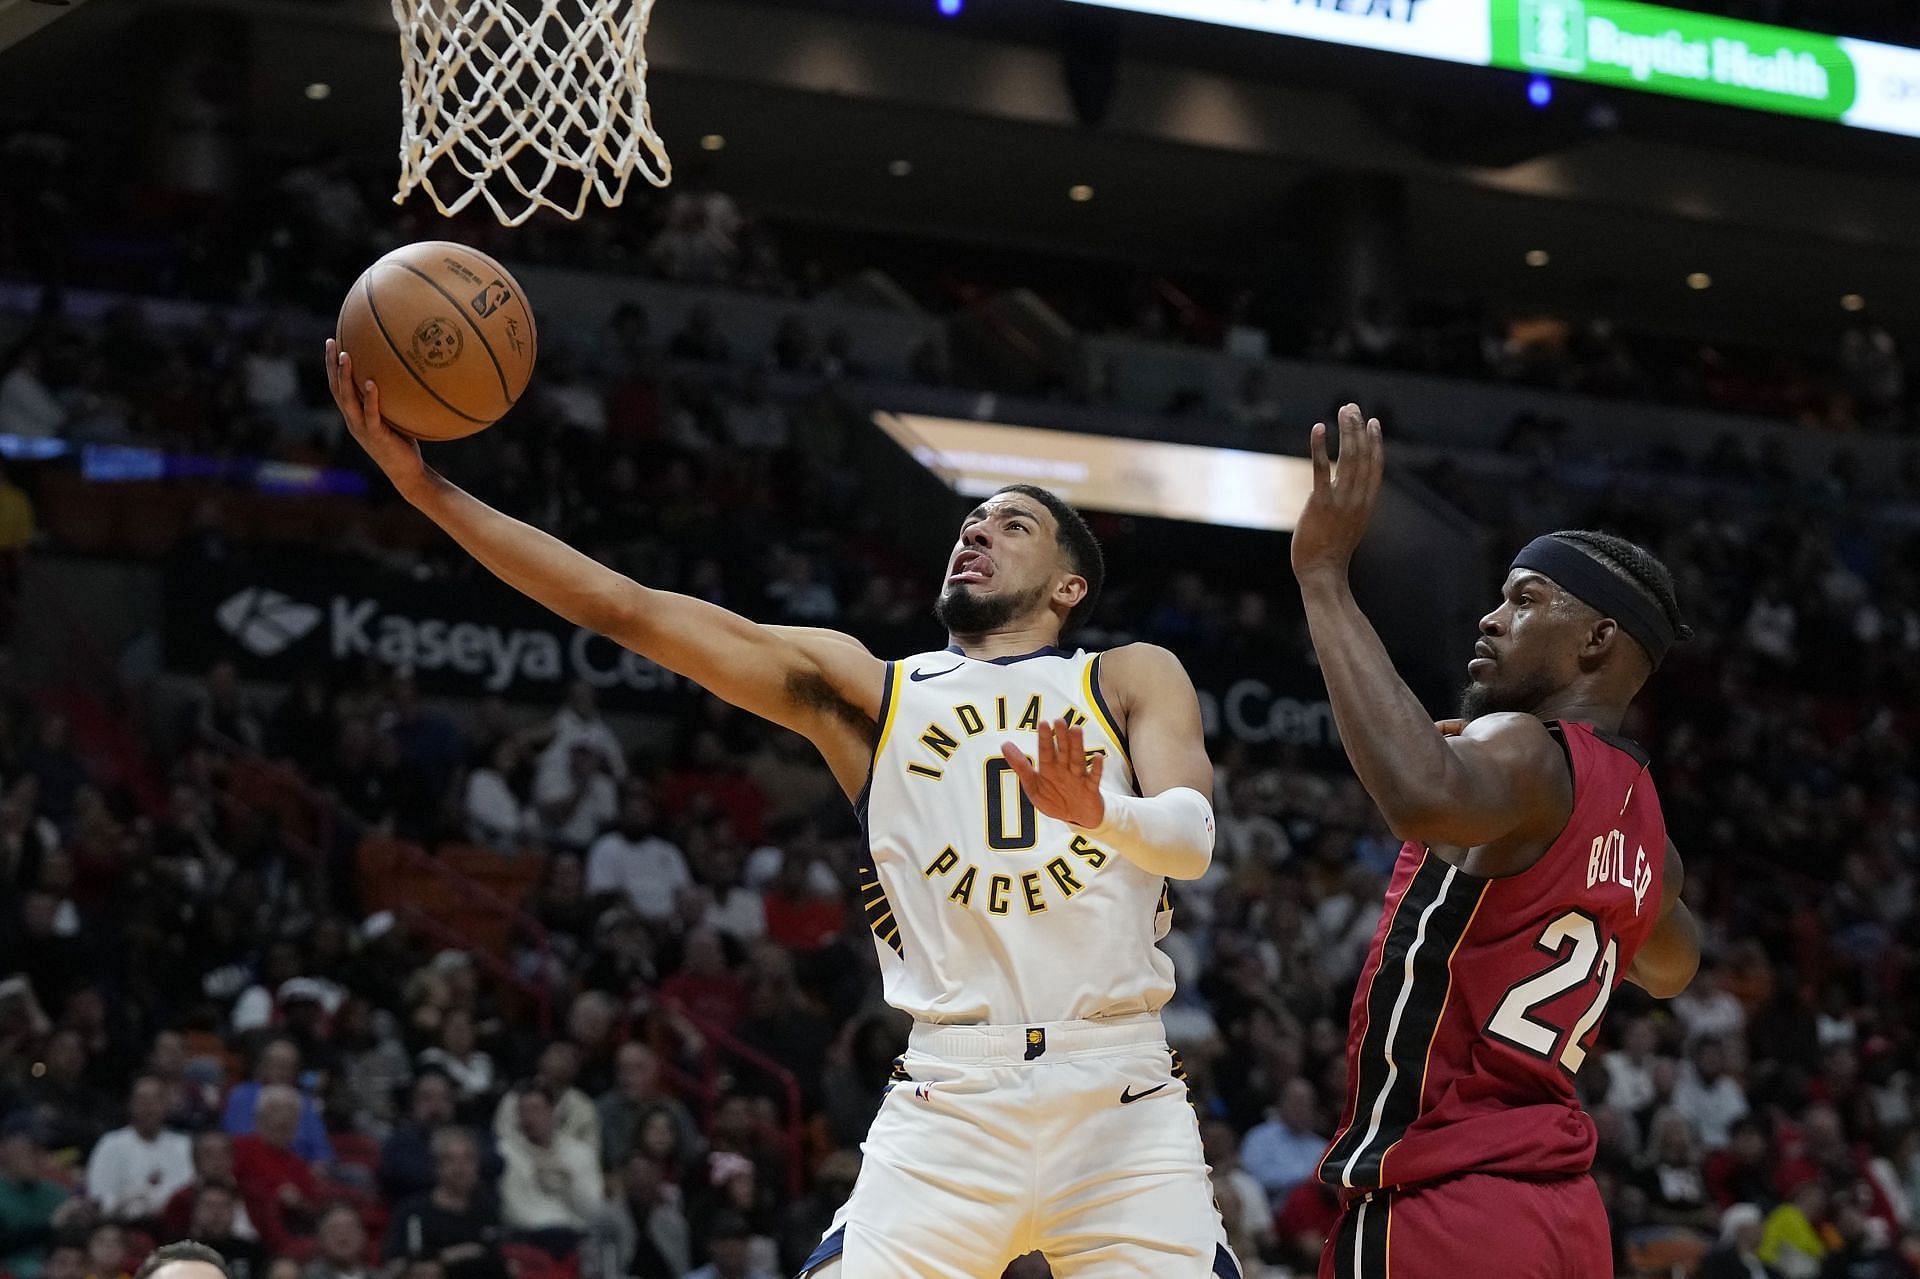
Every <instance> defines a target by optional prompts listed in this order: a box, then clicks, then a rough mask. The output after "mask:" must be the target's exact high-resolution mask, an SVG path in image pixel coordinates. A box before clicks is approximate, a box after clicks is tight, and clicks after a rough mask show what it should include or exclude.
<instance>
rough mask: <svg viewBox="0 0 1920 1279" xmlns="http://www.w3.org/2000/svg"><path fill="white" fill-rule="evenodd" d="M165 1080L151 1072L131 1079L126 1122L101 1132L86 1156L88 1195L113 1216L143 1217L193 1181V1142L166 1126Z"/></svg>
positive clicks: (154, 1213) (152, 1215) (154, 1214)
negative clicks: (110, 1130) (131, 1086)
mask: <svg viewBox="0 0 1920 1279" xmlns="http://www.w3.org/2000/svg"><path fill="white" fill-rule="evenodd" d="M166 1116H167V1090H166V1085H165V1084H163V1083H162V1082H161V1081H160V1080H158V1079H156V1078H154V1077H152V1076H151V1075H142V1076H140V1078H138V1079H136V1080H134V1081H133V1088H132V1090H131V1091H130V1092H129V1093H128V1095H127V1120H128V1123H127V1126H126V1127H125V1128H116V1129H114V1130H113V1131H112V1132H110V1133H108V1134H107V1135H106V1136H104V1137H102V1138H101V1139H100V1140H99V1141H98V1142H97V1143H96V1144H95V1145H94V1148H93V1153H92V1154H91V1155H90V1156H89V1157H88V1159H87V1197H88V1198H89V1199H91V1200H93V1202H94V1204H95V1205H96V1206H97V1207H98V1208H99V1209H100V1211H101V1212H102V1213H103V1214H105V1215H106V1216H107V1217H108V1218H109V1219H111V1220H114V1221H125V1222H145V1221H150V1220H153V1219H155V1218H158V1217H159V1216H160V1214H161V1212H162V1211H163V1210H164V1209H165V1208H166V1206H167V1202H168V1201H169V1200H170V1199H172V1198H173V1196H174V1195H175V1194H176V1193H178V1192H179V1191H181V1190H183V1189H185V1188H186V1187H188V1186H190V1185H192V1184H193V1179H194V1167H193V1143H192V1142H191V1141H190V1140H189V1139H188V1138H187V1137H186V1136H185V1135H184V1134H182V1133H177V1132H169V1131H167V1129H166V1128H165V1127H164V1125H165V1122H166Z"/></svg>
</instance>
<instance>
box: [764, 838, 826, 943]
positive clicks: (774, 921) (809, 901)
mask: <svg viewBox="0 0 1920 1279" xmlns="http://www.w3.org/2000/svg"><path fill="white" fill-rule="evenodd" d="M816 865H817V863H815V862H814V861H813V859H812V858H810V857H807V856H804V855H803V854H802V853H801V852H800V850H798V849H789V850H788V851H787V853H786V855H785V856H784V857H782V858H781V860H780V869H779V870H778V871H777V872H776V873H775V875H774V878H773V883H772V884H770V885H768V887H767V889H766V891H765V892H764V893H763V894H762V895H761V900H762V907H761V909H762V911H763V912H764V914H765V916H766V921H767V938H768V940H770V941H772V942H775V943H776V944H778V945H780V946H783V947H785V948H786V949H788V950H791V951H796V952H801V953H804V952H807V951H811V950H817V949H818V948H820V947H821V946H824V945H826V944H827V943H828V942H830V941H832V940H833V939H834V938H835V937H837V936H839V934H840V930H841V927H842V926H843V924H844V923H845V918H846V908H845V903H844V902H843V900H842V897H841V894H840V893H839V892H838V891H837V890H830V891H822V886H821V885H820V883H819V882H818V877H817V876H816V874H815V868H816ZM829 878H830V877H829Z"/></svg>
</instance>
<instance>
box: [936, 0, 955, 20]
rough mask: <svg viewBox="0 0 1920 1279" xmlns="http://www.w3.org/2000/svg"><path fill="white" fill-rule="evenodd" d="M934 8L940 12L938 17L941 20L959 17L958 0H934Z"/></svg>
mask: <svg viewBox="0 0 1920 1279" xmlns="http://www.w3.org/2000/svg"><path fill="white" fill-rule="evenodd" d="M934 8H936V9H938V10H939V11H940V16H941V17H943V18H957V17H959V16H960V0H934Z"/></svg>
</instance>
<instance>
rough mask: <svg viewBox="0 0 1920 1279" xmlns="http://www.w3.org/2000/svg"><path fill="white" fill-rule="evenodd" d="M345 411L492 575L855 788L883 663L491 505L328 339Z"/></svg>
mask: <svg viewBox="0 0 1920 1279" xmlns="http://www.w3.org/2000/svg"><path fill="white" fill-rule="evenodd" d="M327 381H328V384H329V385H330V386H331V387H332V390H333V398H334V402H335V403H336V404H337V405H338V406H339V408H340V413H341V416H342V417H344V418H345V419H346V422H347V427H348V429H349V430H351V431H352V432H353V437H354V439H356V440H358V441H359V442H360V444H361V446H362V447H363V448H365V449H366V450H367V453H368V455H369V456H370V457H372V458H373V460H374V462H375V463H376V464H377V465H378V466H379V467H380V469H381V470H382V471H383V472H385V473H386V475H387V478H388V479H390V480H392V481H393V484H394V487H395V488H397V489H398V490H399V491H400V495H401V496H402V497H404V498H406V499H407V501H408V502H410V503H412V504H413V505H414V506H415V507H417V508H418V509H419V510H420V511H421V512H422V513H423V514H425V515H426V516H427V517H428V518H429V519H431V520H432V521H433V522H434V523H436V524H438V525H439V526H440V527H441V528H442V529H444V530H445V531H446V532H447V534H448V535H449V536H450V537H452V538H453V540H454V541H456V542H458V543H460V545H461V546H463V547H464V548H466V550H467V551H468V552H469V553H470V554H471V555H472V556H473V557H474V558H475V559H477V560H479V561H480V563H482V564H484V565H485V566H486V567H487V568H488V570H490V571H491V572H492V573H493V574H494V576H496V577H498V578H500V580H501V581H503V582H505V583H507V584H508V585H509V586H512V587H513V588H514V589H515V590H518V591H520V592H521V593H522V594H524V595H527V596H529V597H530V598H532V599H535V600H537V601H539V602H540V603H541V604H544V605H546V606H547V607H548V608H550V609H552V610H553V611H554V612H556V613H558V614H559V615H560V616H562V617H564V618H566V619H567V620H568V621H569V622H572V623H573V624H574V625H576V626H583V627H586V628H587V629H588V630H592V631H598V632H599V633H600V634H602V635H605V636H606V637H607V638H608V639H611V640H613V641H615V642H616V643H618V644H621V645H623V646H625V647H626V648H629V649H632V650H633V651H634V652H636V653H639V654H640V655H642V656H643V657H646V658H649V659H651V660H652V661H655V662H658V663H659V664H660V665H662V666H664V667H666V668H667V669H668V670H671V671H674V672H676V673H677V674H680V675H683V676H685V677H686V678H688V679H690V680H693V681H694V682H695V683H697V684H699V685H701V686H702V687H703V688H706V689H707V690H708V691H709V692H712V693H713V694H715V695H716V696H718V697H721V698H724V699H725V700H726V701H729V702H731V703H733V704H734V705H735V706H739V707H741V708H742V709H744V710H748V711H752V712H753V713H754V714H756V715H759V716H760V717H762V718H763V719H768V720H771V721H773V722H774V723H776V724H779V725H781V726H783V727H785V728H790V729H792V730H794V731H795V732H797V733H800V734H802V735H803V736H805V737H807V738H809V739H811V740H812V741H813V743H814V744H815V745H816V746H818V747H819V748H820V751H821V753H822V754H823V755H825V756H826V758H827V764H828V766H829V767H831V768H832V769H833V771H834V774H835V776H836V777H837V778H838V779H839V781H840V783H841V785H842V787H843V788H846V789H848V791H849V793H850V794H851V793H856V792H857V791H858V789H859V787H860V785H861V782H862V781H863V779H864V777H865V774H866V769H867V765H868V762H869V752H870V748H871V744H872V742H871V734H872V727H873V724H874V722H875V721H876V720H877V719H878V717H879V714H880V694H881V691H882V688H883V687H884V684H885V664H884V663H883V662H881V661H880V660H879V659H878V658H876V657H874V656H873V655H872V654H870V653H868V652H867V650H866V649H865V648H864V647H863V646H862V645H861V644H860V643H859V641H857V640H855V639H853V638H852V637H851V636H848V635H842V634H839V633H836V632H832V631H818V630H811V629H807V628H801V627H781V626H762V625H760V624H759V623H756V622H753V621H750V620H748V619H747V618H744V617H741V616H740V615H739V614H737V613H731V612H728V611H727V610H726V609H723V608H720V607H718V606H716V605H713V604H709V603H707V602H706V601H705V600H700V599H695V598H693V597H691V596H687V595H677V594H674V593H673V592H670V591H658V590H653V589H650V588H648V587H645V586H642V585H641V584H640V583H638V582H635V581H634V580H633V579H631V578H629V577H626V576H624V575H622V574H620V573H616V572H614V571H613V570H612V569H610V568H607V567H606V566H605V565H602V564H600V563H598V562H597V561H595V560H593V559H591V558H589V557H588V556H586V555H582V554H581V553H580V552H579V551H576V550H574V549H573V548H572V547H570V546H568V545H567V544H566V543H564V542H562V541H560V539H558V538H556V537H553V536H551V535H549V534H547V533H545V532H542V531H541V530H540V529H537V528H534V527H533V526H532V525H530V524H525V523H522V522H521V521H519V520H516V519H514V518H512V517H511V516H508V515H503V514H501V513H500V512H499V511H496V510H494V509H493V508H492V507H490V506H488V505H487V504H486V503H485V502H482V501H480V500H479V499H478V498H476V497H474V496H472V495H471V494H469V493H467V492H465V491H463V490H462V489H461V488H460V487H459V486H457V485H455V484H453V483H451V482H449V481H448V480H447V479H445V478H444V477H442V476H441V475H439V474H438V473H437V472H435V471H434V470H433V469H432V468H431V467H429V466H427V465H426V463H425V462H424V461H423V460H422V459H421V456H420V446H419V445H418V444H416V443H415V442H414V441H413V440H411V439H409V438H408V437H406V436H404V435H401V434H400V433H399V432H397V431H395V430H393V429H392V428H391V427H389V426H387V425H386V424H385V423H384V422H383V421H382V419H381V417H380V393H379V389H378V388H377V387H375V386H374V384H373V383H372V382H370V381H369V382H364V383H361V384H358V385H356V384H355V382H354V381H353V364H352V361H351V360H350V359H349V358H348V356H347V354H346V353H345V352H342V351H339V350H337V349H336V346H335V344H334V342H333V340H332V339H328V341H327Z"/></svg>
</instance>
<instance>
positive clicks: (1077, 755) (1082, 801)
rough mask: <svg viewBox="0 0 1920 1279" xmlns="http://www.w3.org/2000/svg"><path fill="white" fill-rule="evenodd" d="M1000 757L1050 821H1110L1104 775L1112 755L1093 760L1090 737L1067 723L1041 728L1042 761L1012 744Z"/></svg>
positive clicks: (1050, 723)
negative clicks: (1103, 793) (1102, 794)
mask: <svg viewBox="0 0 1920 1279" xmlns="http://www.w3.org/2000/svg"><path fill="white" fill-rule="evenodd" d="M1000 754H1001V755H1003V756H1004V757H1005V758H1006V761H1007V763H1008V764H1010V765H1012V766H1013V772H1014V775H1015V776H1016V777H1018V778H1019V779H1020V788H1021V789H1022V790H1024V791H1026V793H1027V798H1028V799H1030V800H1032V801H1033V806H1034V807H1035V808H1037V809H1039V810H1040V811H1041V812H1043V813H1045V814H1046V815H1047V816H1049V817H1052V818H1057V819H1058V820H1060V821H1063V822H1066V823H1068V824H1069V825H1073V826H1081V827H1093V826H1098V825H1099V824H1100V823H1101V822H1103V821H1105V820H1106V817H1107V801H1106V800H1104V799H1102V798H1101V797H1100V776H1101V774H1102V773H1104V772H1106V768H1107V757H1106V755H1105V754H1104V753H1103V754H1099V755H1095V756H1094V757H1093V758H1092V759H1091V760H1089V759H1088V758H1087V739H1086V734H1085V733H1084V732H1082V731H1081V730H1080V728H1079V727H1078V726H1077V725H1073V724H1069V723H1068V722H1067V721H1066V720H1064V719H1058V720H1052V719H1050V720H1048V721H1046V722H1045V723H1043V724H1041V725H1040V743H1039V747H1038V751H1037V758H1035V759H1028V758H1027V756H1026V753H1025V752H1023V751H1022V750H1021V749H1020V748H1019V747H1018V746H1015V745H1014V744H1013V743H1012V742H1008V743H1007V744H1006V745H1004V746H1002V747H1001V748H1000Z"/></svg>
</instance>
